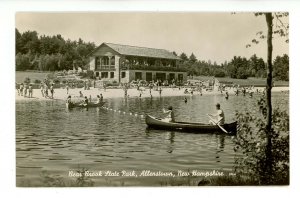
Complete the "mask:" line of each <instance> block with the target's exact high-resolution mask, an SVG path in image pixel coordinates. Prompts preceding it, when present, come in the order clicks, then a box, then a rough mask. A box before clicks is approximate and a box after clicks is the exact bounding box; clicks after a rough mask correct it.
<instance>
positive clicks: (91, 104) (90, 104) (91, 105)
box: [66, 102, 105, 109]
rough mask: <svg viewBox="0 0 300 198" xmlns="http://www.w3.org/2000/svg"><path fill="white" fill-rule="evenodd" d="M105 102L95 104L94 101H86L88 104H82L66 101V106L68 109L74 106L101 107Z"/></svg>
mask: <svg viewBox="0 0 300 198" xmlns="http://www.w3.org/2000/svg"><path fill="white" fill-rule="evenodd" d="M104 103H105V102H102V103H100V104H95V103H88V105H83V104H81V103H70V104H69V103H66V107H67V108H68V109H71V108H76V107H79V108H90V107H102V106H103V105H104Z"/></svg>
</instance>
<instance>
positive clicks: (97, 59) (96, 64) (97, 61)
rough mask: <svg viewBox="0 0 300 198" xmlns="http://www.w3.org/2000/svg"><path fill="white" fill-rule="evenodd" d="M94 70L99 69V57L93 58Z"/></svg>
mask: <svg viewBox="0 0 300 198" xmlns="http://www.w3.org/2000/svg"><path fill="white" fill-rule="evenodd" d="M95 69H96V70H97V69H100V57H99V56H96V57H95Z"/></svg>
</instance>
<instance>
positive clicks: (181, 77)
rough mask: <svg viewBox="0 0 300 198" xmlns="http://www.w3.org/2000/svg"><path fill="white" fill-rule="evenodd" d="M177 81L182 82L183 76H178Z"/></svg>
mask: <svg viewBox="0 0 300 198" xmlns="http://www.w3.org/2000/svg"><path fill="white" fill-rule="evenodd" d="M178 80H179V81H180V82H182V81H183V74H178Z"/></svg>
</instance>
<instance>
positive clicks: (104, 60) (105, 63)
mask: <svg viewBox="0 0 300 198" xmlns="http://www.w3.org/2000/svg"><path fill="white" fill-rule="evenodd" d="M102 65H109V59H108V57H107V56H103V58H102Z"/></svg>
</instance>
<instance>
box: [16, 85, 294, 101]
mask: <svg viewBox="0 0 300 198" xmlns="http://www.w3.org/2000/svg"><path fill="white" fill-rule="evenodd" d="M185 89H186V88H181V89H180V90H179V89H178V88H169V87H168V88H162V93H161V96H160V94H159V91H155V90H153V89H152V90H151V94H152V97H176V96H191V94H185V93H184V90H185ZM256 89H258V90H259V91H260V92H262V90H263V89H264V87H255V88H254V90H255V91H256ZM188 90H189V88H188ZM79 91H81V92H82V94H83V96H87V97H88V98H90V96H91V98H92V101H94V100H96V97H97V95H100V93H102V95H103V98H104V100H105V99H113V98H124V90H123V89H106V91H104V90H103V89H98V88H91V89H90V90H84V89H83V88H74V89H69V94H67V90H66V89H64V88H61V89H55V90H54V99H51V98H44V97H43V96H42V93H41V90H40V89H33V97H32V98H28V97H24V96H20V95H18V92H17V90H16V91H15V93H16V95H15V100H16V101H25V100H26V101H30V100H39V101H43V100H45V101H47V100H66V99H67V96H68V95H71V96H72V100H73V101H75V102H76V101H81V100H83V97H79ZM227 91H228V93H229V95H234V89H227ZM283 91H284V92H285V91H289V87H273V88H272V92H283ZM127 93H128V98H139V97H140V93H141V98H150V97H151V95H150V91H149V89H145V90H144V91H138V90H137V89H136V88H131V89H128V91H127ZM223 94H224V92H223ZM254 94H256V92H254ZM193 95H200V93H199V92H198V91H195V92H194V94H193ZM202 95H204V96H205V95H221V93H220V91H217V88H215V90H213V91H206V90H203V91H202Z"/></svg>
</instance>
